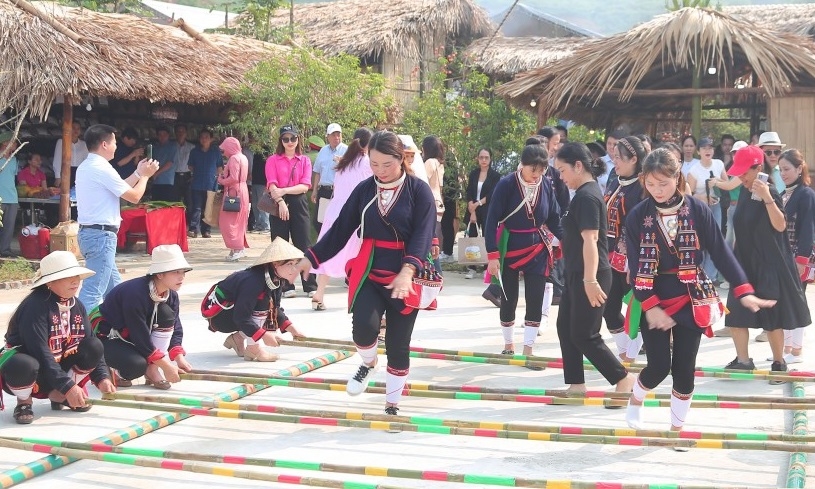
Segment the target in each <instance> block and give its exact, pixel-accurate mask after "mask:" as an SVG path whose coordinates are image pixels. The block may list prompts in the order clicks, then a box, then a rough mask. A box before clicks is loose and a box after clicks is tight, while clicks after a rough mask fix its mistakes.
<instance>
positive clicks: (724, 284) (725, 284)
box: [719, 282, 730, 290]
mask: <svg viewBox="0 0 815 489" xmlns="http://www.w3.org/2000/svg"><path fill="white" fill-rule="evenodd" d="M719 288H720V289H722V290H730V282H722V283H721V284H719Z"/></svg>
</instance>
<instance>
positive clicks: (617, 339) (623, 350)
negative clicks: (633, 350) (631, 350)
mask: <svg viewBox="0 0 815 489" xmlns="http://www.w3.org/2000/svg"><path fill="white" fill-rule="evenodd" d="M611 337H612V338H614V344H616V345H617V353H619V354H621V355H622V354H625V355H628V353H627V352H628V344H629V343H631V338H629V337H628V334H626V332H625V331H621V332H619V333H611Z"/></svg>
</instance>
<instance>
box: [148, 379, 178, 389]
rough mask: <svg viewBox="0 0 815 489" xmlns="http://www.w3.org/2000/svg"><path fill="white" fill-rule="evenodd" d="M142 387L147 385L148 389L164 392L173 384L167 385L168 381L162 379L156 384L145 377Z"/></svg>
mask: <svg viewBox="0 0 815 489" xmlns="http://www.w3.org/2000/svg"><path fill="white" fill-rule="evenodd" d="M144 385H149V386H150V387H152V388H154V389H158V390H162V391H166V390H167V389H169V388H170V387H172V385H173V384H171V383H169V382H168V381H166V380H164V379H161V380H159V381H158V382H156V381H154V380H150V379H148V378H147V377H145V378H144Z"/></svg>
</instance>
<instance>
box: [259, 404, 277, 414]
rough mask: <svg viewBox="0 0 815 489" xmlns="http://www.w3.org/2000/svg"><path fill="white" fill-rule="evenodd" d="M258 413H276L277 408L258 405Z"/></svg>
mask: <svg viewBox="0 0 815 489" xmlns="http://www.w3.org/2000/svg"><path fill="white" fill-rule="evenodd" d="M257 409H258V412H259V413H276V412H277V407H276V406H268V405H263V404H261V405H259V406H258V407H257Z"/></svg>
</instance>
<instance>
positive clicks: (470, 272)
mask: <svg viewBox="0 0 815 489" xmlns="http://www.w3.org/2000/svg"><path fill="white" fill-rule="evenodd" d="M464 278H466V279H468V280H469V279H473V278H475V270H473V269H472V268H471V269H469V270H467V275H465V276H464Z"/></svg>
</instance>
